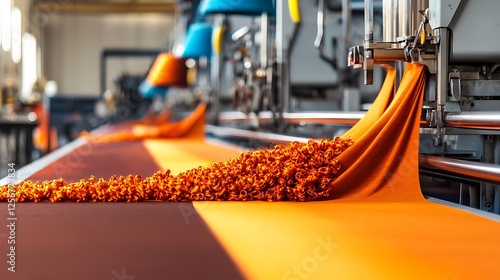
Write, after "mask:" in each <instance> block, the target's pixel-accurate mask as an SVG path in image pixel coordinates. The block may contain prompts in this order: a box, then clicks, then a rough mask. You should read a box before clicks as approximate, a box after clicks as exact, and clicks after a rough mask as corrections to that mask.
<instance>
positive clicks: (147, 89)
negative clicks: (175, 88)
mask: <svg viewBox="0 0 500 280" xmlns="http://www.w3.org/2000/svg"><path fill="white" fill-rule="evenodd" d="M139 92H140V93H141V95H142V96H143V97H144V98H146V99H151V98H153V97H154V96H157V95H158V96H165V95H167V93H168V87H155V86H152V85H150V84H149V83H148V82H147V81H146V80H143V81H142V82H141V84H140V85H139Z"/></svg>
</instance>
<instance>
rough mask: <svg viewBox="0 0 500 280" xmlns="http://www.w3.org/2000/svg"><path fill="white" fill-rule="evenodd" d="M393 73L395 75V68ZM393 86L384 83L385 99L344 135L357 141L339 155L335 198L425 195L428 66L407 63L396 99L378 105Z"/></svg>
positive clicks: (383, 95)
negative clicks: (421, 177)
mask: <svg viewBox="0 0 500 280" xmlns="http://www.w3.org/2000/svg"><path fill="white" fill-rule="evenodd" d="M389 74H390V76H389V78H390V80H392V79H393V77H392V75H393V72H392V71H390V72H389ZM390 80H388V81H389V82H391V81H390ZM392 88H393V87H392V86H391V85H390V84H389V83H386V84H384V87H383V88H382V92H381V97H382V99H384V100H383V102H376V103H375V104H374V105H375V108H374V109H373V110H370V112H369V113H368V118H363V120H362V121H360V122H359V124H356V125H355V126H354V127H353V128H352V129H351V130H349V131H348V132H347V133H345V135H344V137H352V138H353V140H354V141H355V143H356V144H355V145H353V146H352V147H351V148H350V149H348V150H347V151H346V152H345V153H343V154H342V155H340V156H339V161H340V162H341V163H342V169H341V170H340V171H339V174H340V175H339V178H337V181H336V182H335V183H334V187H333V189H332V192H331V193H330V196H331V197H332V198H347V197H367V196H372V195H375V194H377V197H379V198H380V199H382V200H399V199H409V198H412V199H420V198H421V194H420V187H419V181H418V145H419V127H420V113H421V112H420V108H421V107H422V106H421V104H422V96H423V92H424V88H425V68H424V66H422V65H414V64H408V65H407V67H406V71H405V73H404V75H403V78H402V80H401V84H400V85H399V88H398V91H397V93H396V95H395V97H394V100H393V101H392V102H391V103H390V105H389V106H387V109H385V110H384V111H382V110H380V108H379V107H382V106H385V105H386V104H387V103H386V102H385V99H386V97H387V96H390V95H391V94H390V92H392ZM376 114H378V115H380V116H379V117H377V116H376ZM408 186H411V187H408Z"/></svg>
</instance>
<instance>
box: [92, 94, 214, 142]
mask: <svg viewBox="0 0 500 280" xmlns="http://www.w3.org/2000/svg"><path fill="white" fill-rule="evenodd" d="M206 108H207V105H206V104H205V103H200V104H199V105H198V106H197V107H196V108H195V110H194V111H193V112H192V113H191V114H190V115H189V116H188V117H186V118H184V119H183V120H180V121H178V122H175V123H162V122H160V121H162V120H163V119H164V118H165V117H167V118H168V117H169V116H170V114H166V115H162V116H160V117H159V118H155V119H154V120H152V122H151V123H148V122H149V120H143V121H141V122H130V123H126V124H122V125H120V129H118V131H115V132H112V133H110V134H104V135H97V136H92V135H90V134H86V135H85V136H86V137H88V138H89V139H90V140H92V141H99V142H120V141H138V140H144V139H150V138H176V137H184V138H187V137H194V138H203V137H204V136H205V135H204V134H205V130H204V125H205V111H206Z"/></svg>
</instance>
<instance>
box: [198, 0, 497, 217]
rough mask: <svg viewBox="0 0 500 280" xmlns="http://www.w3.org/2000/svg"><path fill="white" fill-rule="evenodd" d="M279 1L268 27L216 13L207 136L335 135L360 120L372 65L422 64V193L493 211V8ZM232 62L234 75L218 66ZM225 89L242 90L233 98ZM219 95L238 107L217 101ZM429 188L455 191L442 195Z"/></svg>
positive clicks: (445, 1) (456, 0)
mask: <svg viewBox="0 0 500 280" xmlns="http://www.w3.org/2000/svg"><path fill="white" fill-rule="evenodd" d="M206 2H214V1H206ZM215 2H216V1H215ZM202 4H203V1H202ZM202 4H201V5H202ZM275 4H276V17H272V18H271V19H270V20H269V19H268V20H269V21H268V25H266V23H265V22H259V20H258V19H255V20H253V21H252V20H250V21H248V20H246V19H242V18H241V17H235V16H234V15H233V14H234V13H227V14H225V15H224V14H223V13H222V12H221V13H219V15H218V16H216V17H214V21H215V26H216V27H215V29H214V30H217V28H218V27H220V28H221V30H223V31H225V33H224V34H226V35H222V36H221V37H219V39H218V40H221V39H220V38H222V41H223V42H224V43H220V42H219V43H218V44H219V45H220V46H223V47H221V52H220V53H218V55H217V56H216V58H215V59H212V63H213V66H215V69H216V71H212V77H213V78H214V79H213V84H212V85H213V86H214V88H215V89H216V94H215V95H214V99H212V100H213V102H215V103H216V104H215V106H214V107H216V108H215V109H216V110H215V115H216V116H217V117H216V118H215V121H214V122H213V123H215V124H219V125H221V126H218V127H210V128H211V130H212V131H213V132H216V133H215V134H219V135H233V136H234V135H236V134H237V135H239V136H238V137H241V138H244V137H247V138H252V137H253V138H260V139H267V140H269V141H271V140H270V139H273V140H272V141H274V142H276V141H277V142H280V141H281V142H283V141H284V142H286V141H287V139H288V140H290V139H291V138H287V137H288V136H291V135H296V136H297V135H298V136H304V137H318V136H325V135H326V136H332V135H335V134H340V133H341V131H342V126H344V127H348V126H350V125H352V124H354V123H355V122H356V121H357V120H358V119H359V118H360V117H362V115H363V112H361V111H360V110H361V109H365V108H364V106H363V104H364V103H371V102H372V101H373V99H374V98H375V94H376V92H378V90H379V88H380V85H381V82H382V78H383V72H382V71H381V69H380V67H375V66H376V65H379V64H385V65H390V66H392V67H394V68H395V69H396V70H397V73H398V76H399V78H400V77H401V75H402V73H403V70H404V67H405V64H406V63H408V62H414V63H420V64H424V65H426V66H427V69H428V72H429V74H428V82H427V89H426V96H425V100H424V106H423V108H422V127H421V145H420V146H421V150H420V153H421V156H420V168H421V173H422V188H423V190H424V194H426V195H431V196H437V197H439V198H442V199H446V200H449V201H452V202H456V203H460V204H467V205H470V206H472V207H475V208H479V209H482V210H485V211H489V212H495V213H500V188H499V185H498V184H499V183H500V179H499V178H500V138H499V137H500V136H499V135H500V133H499V131H500V111H499V110H498V108H500V90H499V89H500V87H499V82H500V68H499V67H498V65H500V64H499V63H500V50H499V49H498V48H496V45H497V44H495V42H497V41H498V40H499V38H500V37H498V36H496V34H497V33H498V32H497V29H498V25H500V19H498V17H496V15H495V11H498V10H500V2H497V1H493V0H487V1H483V2H481V3H474V2H473V1H471V0H462V1H460V0H419V1H398V0H383V1H373V0H367V1H364V2H362V1H348V0H343V1H335V0H319V1H293V0H290V1H284V0H277V1H276V2H275ZM245 20H246V21H245ZM214 32H215V31H214ZM262 32H267V33H268V34H272V38H273V39H271V40H269V37H265V36H263V35H262V34H261V33H262ZM215 33H216V32H215ZM268 36H269V35H268ZM214 38H216V36H214ZM263 38H266V39H263ZM216 42H218V41H216ZM484 42H493V43H488V44H486V43H484ZM264 43H267V45H266V48H267V49H269V50H270V51H269V52H268V53H266V54H267V55H268V56H267V57H266V58H267V60H266V62H265V63H263V61H262V60H260V65H265V66H267V67H260V66H259V64H258V63H253V60H254V59H256V58H257V62H259V60H258V58H259V49H258V48H257V47H256V46H262V44H264ZM351 43H362V45H358V46H354V47H350V46H351ZM224 47H225V48H224ZM229 62H232V63H234V64H233V65H230V66H232V67H227V66H226V67H222V65H227V64H228V63H229ZM245 64H246V65H247V68H245ZM254 65H257V67H254ZM347 65H349V66H351V67H347ZM217 66H219V67H218V68H217ZM353 68H363V69H362V71H361V70H357V69H353ZM223 69H225V70H224V71H222V70H223ZM254 77H265V82H263V83H255V82H254V81H253V78H254ZM249 81H251V82H252V87H249V84H248V83H249ZM263 81H264V80H263ZM362 84H373V85H374V86H372V87H369V86H366V87H365V86H363V85H362ZM231 86H234V87H235V88H236V89H235V90H233V92H238V94H234V95H233V96H232V97H231V95H229V94H228V93H229V92H231V91H230V88H231ZM255 88H258V89H259V90H260V91H261V92H263V94H262V96H264V97H265V99H264V100H266V98H267V102H264V103H263V104H267V106H260V107H259V106H257V107H256V106H254V105H255V103H253V101H254V100H255V99H253V97H254V96H255ZM227 97H229V98H233V102H234V103H236V104H237V105H238V106H236V108H237V109H238V110H236V111H235V110H234V109H233V108H231V103H230V104H229V106H228V104H226V103H224V102H221V100H222V101H224V100H225V98H227ZM219 102H221V103H219ZM252 114H254V116H253V117H252ZM256 122H257V125H256ZM228 126H230V127H231V128H228V129H227V130H226V131H222V130H221V128H222V129H223V128H224V127H226V128H227V127H228ZM234 128H243V129H248V128H251V129H252V130H255V129H257V130H258V132H257V133H258V134H259V133H260V134H259V135H257V134H255V135H253V136H252V135H250V134H248V133H247V132H248V130H246V132H245V130H243V131H241V130H240V131H232V132H229V131H230V129H234ZM269 132H270V133H269ZM275 132H279V133H280V134H281V135H282V136H284V135H286V136H284V137H285V138H286V139H285V138H283V137H282V136H279V135H276V134H273V133H275ZM292 138H293V137H292ZM267 140H266V141H267ZM433 185H449V186H450V187H451V188H450V189H447V190H445V191H442V190H440V189H437V188H434V187H433Z"/></svg>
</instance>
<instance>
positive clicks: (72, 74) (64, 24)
mask: <svg viewBox="0 0 500 280" xmlns="http://www.w3.org/2000/svg"><path fill="white" fill-rule="evenodd" d="M173 24H174V17H173V16H172V15H167V14H56V15H52V16H51V17H50V18H49V21H48V23H47V25H45V29H44V32H45V34H44V36H45V39H44V43H45V44H44V74H45V76H46V77H47V79H49V80H55V81H56V82H57V83H58V88H59V92H60V93H62V94H71V95H93V96H97V95H99V94H100V76H99V75H100V74H99V73H100V72H99V71H100V69H99V67H100V56H101V53H102V51H103V49H105V48H125V49H131V48H136V49H159V48H160V47H161V46H162V43H163V42H164V40H165V38H166V36H167V34H168V32H169V31H170V30H171V28H172V26H173ZM151 62H152V59H144V58H143V59H137V58H131V59H124V60H121V59H117V58H113V59H109V60H108V64H107V67H108V71H107V80H108V81H107V87H108V88H110V87H112V86H113V80H114V79H115V78H116V77H117V76H118V75H119V74H120V73H121V72H127V73H130V74H143V73H145V71H147V67H148V66H149V65H150V64H151Z"/></svg>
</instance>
